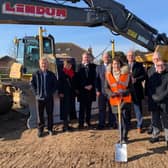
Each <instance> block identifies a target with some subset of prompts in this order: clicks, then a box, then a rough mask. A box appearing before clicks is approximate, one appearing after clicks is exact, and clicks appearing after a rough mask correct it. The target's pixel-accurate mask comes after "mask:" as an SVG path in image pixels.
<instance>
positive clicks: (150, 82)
mask: <svg viewBox="0 0 168 168" xmlns="http://www.w3.org/2000/svg"><path fill="white" fill-rule="evenodd" d="M160 60H161V56H160V54H159V53H158V52H154V54H153V56H152V61H153V65H152V66H151V67H150V69H149V70H148V74H147V83H146V87H147V89H146V91H147V96H148V110H149V111H150V112H151V115H152V118H151V126H150V127H151V128H150V129H151V133H152V138H151V139H150V142H151V143H154V142H158V141H159V134H160V131H161V129H162V124H161V119H160V108H159V106H158V104H157V103H156V102H155V101H154V100H153V98H152V95H153V94H155V92H156V88H157V87H158V86H159V85H160V84H161V83H160V80H159V79H160V75H159V73H157V67H156V64H157V62H158V61H160ZM149 131H150V130H149ZM149 133H150V132H149Z"/></svg>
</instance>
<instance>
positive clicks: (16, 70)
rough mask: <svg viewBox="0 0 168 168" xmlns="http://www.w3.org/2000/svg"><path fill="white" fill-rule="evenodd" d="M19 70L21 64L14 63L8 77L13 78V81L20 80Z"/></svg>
mask: <svg viewBox="0 0 168 168" xmlns="http://www.w3.org/2000/svg"><path fill="white" fill-rule="evenodd" d="M21 68H22V64H20V63H16V62H15V63H13V64H12V66H11V69H10V74H9V77H10V78H14V79H20V78H21Z"/></svg>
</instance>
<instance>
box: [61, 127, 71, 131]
mask: <svg viewBox="0 0 168 168" xmlns="http://www.w3.org/2000/svg"><path fill="white" fill-rule="evenodd" d="M67 131H72V127H70V126H66V127H63V132H67Z"/></svg>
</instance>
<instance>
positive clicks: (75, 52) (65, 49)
mask: <svg viewBox="0 0 168 168" xmlns="http://www.w3.org/2000/svg"><path fill="white" fill-rule="evenodd" d="M55 49H56V54H57V55H59V54H61V55H66V56H70V57H73V58H75V60H76V62H77V64H79V63H81V61H82V57H81V56H82V54H83V53H84V52H86V51H87V50H86V49H83V48H81V47H80V46H78V45H76V44H74V43H71V42H69V43H56V44H55Z"/></svg>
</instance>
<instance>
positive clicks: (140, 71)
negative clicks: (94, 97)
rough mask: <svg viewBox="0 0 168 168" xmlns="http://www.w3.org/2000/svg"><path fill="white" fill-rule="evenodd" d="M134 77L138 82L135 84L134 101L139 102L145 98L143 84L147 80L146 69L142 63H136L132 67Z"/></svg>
mask: <svg viewBox="0 0 168 168" xmlns="http://www.w3.org/2000/svg"><path fill="white" fill-rule="evenodd" d="M132 76H133V77H134V78H136V82H135V83H134V84H133V92H134V93H133V95H132V97H133V101H136V100H137V101H139V100H141V99H143V98H144V89H143V86H142V82H143V81H144V80H145V77H146V74H145V69H144V67H143V66H142V64H141V63H138V62H134V64H133V67H132Z"/></svg>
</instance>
